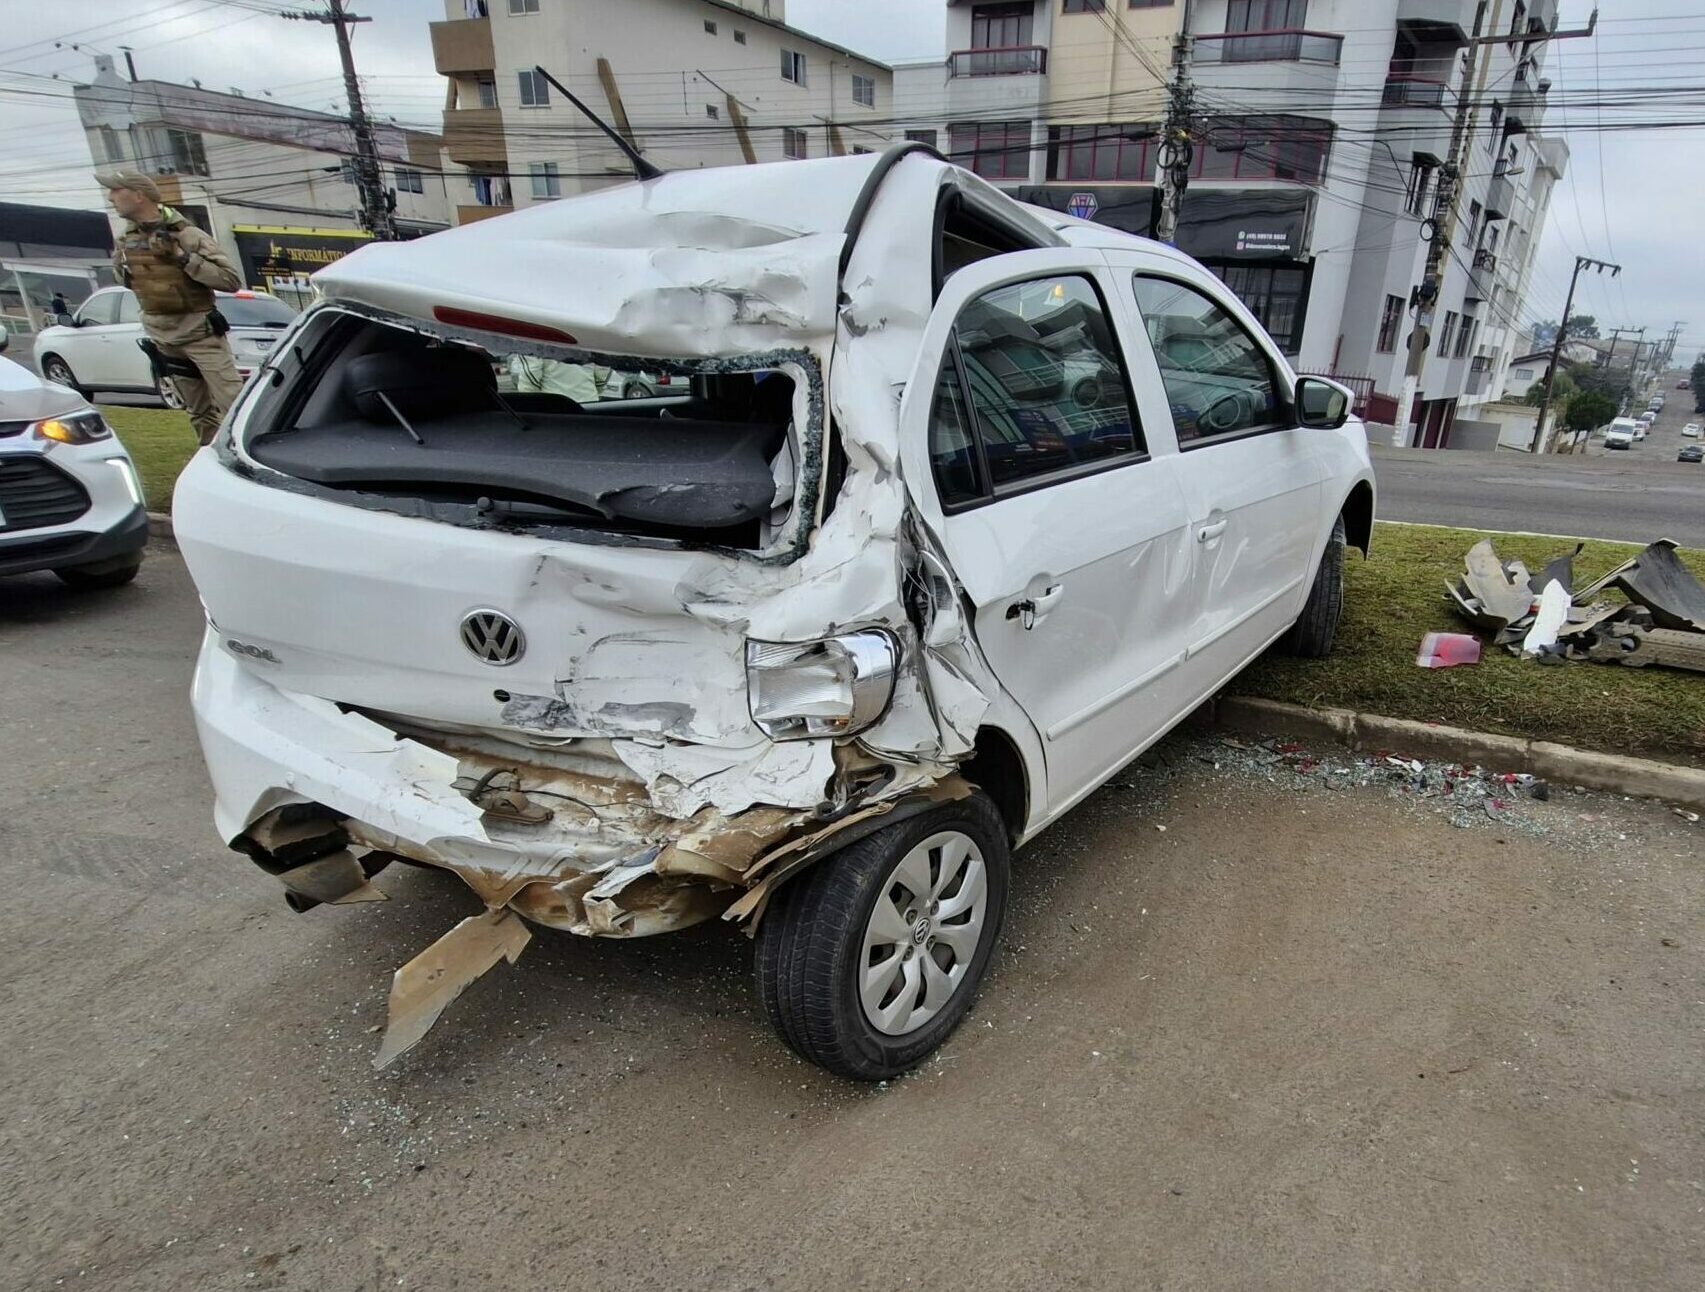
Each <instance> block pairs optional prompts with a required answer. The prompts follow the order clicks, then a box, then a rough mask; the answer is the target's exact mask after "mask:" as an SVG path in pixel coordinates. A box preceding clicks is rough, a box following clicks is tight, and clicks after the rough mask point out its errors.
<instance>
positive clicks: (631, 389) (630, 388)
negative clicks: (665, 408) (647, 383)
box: [622, 381, 651, 399]
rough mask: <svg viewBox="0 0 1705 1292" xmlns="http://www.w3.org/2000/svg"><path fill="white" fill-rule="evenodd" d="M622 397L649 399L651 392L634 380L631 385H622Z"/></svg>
mask: <svg viewBox="0 0 1705 1292" xmlns="http://www.w3.org/2000/svg"><path fill="white" fill-rule="evenodd" d="M622 398H623V399H649V398H651V392H650V391H649V390H647V389H646V388H645V387H644V386H642V385H640V384H639V383H638V382H637V381H636V382H634V383H632V384H631V385H627V386H623V387H622Z"/></svg>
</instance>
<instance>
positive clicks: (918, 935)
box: [912, 915, 930, 947]
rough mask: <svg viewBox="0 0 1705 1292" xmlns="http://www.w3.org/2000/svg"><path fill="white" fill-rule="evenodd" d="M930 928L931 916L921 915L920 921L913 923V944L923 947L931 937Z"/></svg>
mask: <svg viewBox="0 0 1705 1292" xmlns="http://www.w3.org/2000/svg"><path fill="white" fill-rule="evenodd" d="M929 929H930V924H929V916H927V915H925V916H922V917H920V918H919V920H918V922H917V923H916V924H914V925H912V945H913V946H915V947H921V946H922V945H923V944H924V943H925V941H927V940H928V938H929Z"/></svg>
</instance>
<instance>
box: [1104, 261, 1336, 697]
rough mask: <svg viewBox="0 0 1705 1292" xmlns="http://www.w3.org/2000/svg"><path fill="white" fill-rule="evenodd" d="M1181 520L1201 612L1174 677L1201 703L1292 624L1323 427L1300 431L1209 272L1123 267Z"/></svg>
mask: <svg viewBox="0 0 1705 1292" xmlns="http://www.w3.org/2000/svg"><path fill="white" fill-rule="evenodd" d="M1124 263H1125V264H1126V265H1128V266H1130V268H1127V269H1126V272H1125V273H1124V274H1122V275H1121V287H1122V288H1124V289H1125V290H1128V291H1130V292H1131V293H1132V296H1131V299H1132V302H1133V304H1134V306H1135V308H1136V311H1137V313H1138V315H1139V316H1140V317H1141V319H1142V321H1143V325H1144V332H1145V334H1146V340H1147V341H1148V343H1149V344H1148V347H1147V349H1148V354H1147V356H1146V358H1145V360H1144V362H1143V364H1142V367H1143V370H1144V371H1145V372H1146V373H1147V374H1149V375H1148V380H1150V381H1152V382H1153V383H1155V385H1157V386H1158V388H1159V389H1160V390H1161V391H1162V392H1164V395H1165V398H1166V401H1167V406H1168V412H1169V414H1170V417H1171V420H1172V423H1173V429H1174V433H1175V435H1176V437H1177V441H1178V446H1179V458H1178V461H1179V479H1180V482H1181V484H1182V486H1183V490H1184V497H1185V501H1186V503H1187V505H1188V507H1189V512H1190V528H1191V537H1192V539H1193V542H1192V543H1191V548H1192V551H1193V552H1194V553H1195V559H1196V568H1195V578H1194V583H1195V588H1196V595H1197V598H1198V609H1197V617H1196V623H1195V628H1194V630H1193V631H1192V633H1191V636H1190V644H1189V659H1188V661H1187V663H1186V666H1185V669H1184V673H1185V676H1186V677H1187V678H1188V680H1189V684H1190V686H1191V687H1192V688H1193V689H1195V690H1197V691H1198V692H1199V693H1201V694H1208V693H1210V692H1212V691H1213V690H1215V689H1217V688H1218V687H1220V686H1221V685H1223V684H1224V682H1225V681H1226V680H1227V679H1228V678H1230V677H1231V676H1232V675H1233V674H1234V673H1236V672H1237V671H1238V670H1239V669H1240V668H1242V667H1243V665H1244V664H1245V663H1247V662H1248V661H1249V660H1250V659H1251V658H1253V657H1254V656H1255V655H1256V654H1258V653H1259V652H1260V651H1261V650H1263V649H1264V648H1265V647H1266V646H1267V645H1268V643H1270V642H1271V641H1272V640H1273V639H1274V638H1275V637H1277V636H1278V635H1279V634H1280V633H1282V632H1283V631H1284V630H1285V629H1286V628H1288V627H1289V626H1290V625H1291V624H1292V623H1293V622H1295V620H1296V617H1297V615H1298V614H1300V613H1301V610H1302V605H1303V602H1304V600H1305V599H1306V598H1307V595H1308V589H1309V584H1310V581H1311V578H1312V575H1313V571H1314V564H1315V561H1316V560H1317V559H1318V556H1319V545H1320V543H1321V542H1322V540H1323V538H1324V535H1325V532H1326V524H1327V518H1326V517H1325V516H1324V513H1323V507H1324V498H1325V480H1326V470H1327V464H1326V461H1325V459H1324V457H1323V455H1322V454H1321V453H1319V452H1318V451H1317V448H1316V443H1315V442H1316V440H1317V439H1318V437H1319V435H1320V432H1318V431H1310V430H1308V429H1306V428H1303V427H1299V426H1298V425H1297V424H1296V419H1295V416H1294V413H1293V411H1292V410H1293V403H1292V397H1291V390H1290V379H1289V375H1288V372H1287V371H1286V369H1285V366H1284V364H1283V362H1282V360H1281V359H1280V358H1279V356H1278V353H1277V350H1276V349H1275V348H1274V347H1273V346H1272V343H1271V341H1270V340H1269V339H1268V338H1267V337H1266V336H1265V334H1264V333H1262V332H1261V331H1260V329H1259V328H1258V327H1257V326H1255V325H1254V323H1253V321H1252V320H1250V319H1249V318H1248V317H1247V315H1246V312H1245V311H1244V310H1243V309H1242V307H1241V306H1239V305H1237V304H1236V303H1235V302H1234V299H1233V298H1232V297H1231V296H1230V293H1229V292H1227V291H1226V290H1225V289H1224V287H1223V285H1220V284H1218V282H1217V280H1215V279H1213V278H1211V277H1210V276H1209V275H1207V274H1206V273H1199V274H1187V273H1186V272H1184V271H1183V270H1182V269H1181V268H1180V267H1176V266H1172V265H1168V266H1166V268H1165V269H1164V270H1161V269H1158V268H1154V267H1152V266H1150V265H1148V264H1147V263H1145V261H1144V260H1143V259H1142V258H1141V257H1140V256H1132V257H1130V259H1128V260H1126V261H1125V262H1124Z"/></svg>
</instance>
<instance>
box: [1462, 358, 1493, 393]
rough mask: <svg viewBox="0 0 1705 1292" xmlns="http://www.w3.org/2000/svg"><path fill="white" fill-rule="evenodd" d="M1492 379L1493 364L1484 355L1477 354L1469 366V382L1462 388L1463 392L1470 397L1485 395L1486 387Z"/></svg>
mask: <svg viewBox="0 0 1705 1292" xmlns="http://www.w3.org/2000/svg"><path fill="white" fill-rule="evenodd" d="M1491 381H1492V366H1491V364H1490V363H1489V362H1488V361H1487V359H1486V357H1485V356H1484V355H1476V356H1475V357H1474V362H1473V363H1471V364H1470V365H1469V367H1468V384H1467V385H1466V386H1464V387H1463V388H1462V393H1463V394H1464V395H1467V396H1469V397H1471V398H1472V397H1475V396H1479V395H1484V394H1485V393H1486V387H1487V386H1488V385H1490V384H1491Z"/></svg>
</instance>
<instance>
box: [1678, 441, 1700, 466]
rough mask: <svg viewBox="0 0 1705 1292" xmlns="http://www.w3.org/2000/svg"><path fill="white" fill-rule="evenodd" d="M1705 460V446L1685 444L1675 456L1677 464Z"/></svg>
mask: <svg viewBox="0 0 1705 1292" xmlns="http://www.w3.org/2000/svg"><path fill="white" fill-rule="evenodd" d="M1702 459H1705V444H1683V445H1682V446H1681V452H1680V453H1677V454H1676V455H1675V460H1676V461H1677V462H1698V461H1700V460H1702Z"/></svg>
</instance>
